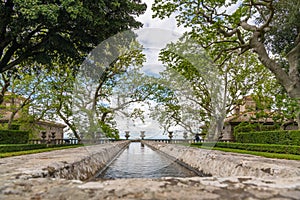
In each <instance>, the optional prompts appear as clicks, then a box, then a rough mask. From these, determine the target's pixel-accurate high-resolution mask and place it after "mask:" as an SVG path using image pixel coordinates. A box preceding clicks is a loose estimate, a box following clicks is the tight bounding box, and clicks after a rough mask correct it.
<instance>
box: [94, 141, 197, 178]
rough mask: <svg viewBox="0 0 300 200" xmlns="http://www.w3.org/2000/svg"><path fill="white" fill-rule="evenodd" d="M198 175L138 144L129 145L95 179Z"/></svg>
mask: <svg viewBox="0 0 300 200" xmlns="http://www.w3.org/2000/svg"><path fill="white" fill-rule="evenodd" d="M192 176H199V174H197V173H195V172H194V171H191V170H189V169H187V168H185V167H183V166H182V165H180V164H178V163H177V162H175V161H174V160H171V159H169V158H167V157H166V156H164V155H162V154H161V153H158V152H156V151H154V150H152V149H151V148H149V147H147V146H146V145H143V144H141V143H139V142H131V143H130V145H129V146H128V147H127V148H126V149H125V150H124V151H123V152H122V153H121V154H120V155H119V156H118V157H117V158H116V159H115V160H114V161H113V162H112V163H111V164H110V165H109V166H108V167H107V168H106V170H104V171H102V172H100V173H99V174H98V175H97V177H96V179H98V178H100V179H116V178H160V177H192Z"/></svg>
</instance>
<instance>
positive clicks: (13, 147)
mask: <svg viewBox="0 0 300 200" xmlns="http://www.w3.org/2000/svg"><path fill="white" fill-rule="evenodd" d="M68 145H69V144H60V145H53V144H4V145H0V153H7V152H18V151H28V150H34V149H46V148H58V147H64V146H68Z"/></svg>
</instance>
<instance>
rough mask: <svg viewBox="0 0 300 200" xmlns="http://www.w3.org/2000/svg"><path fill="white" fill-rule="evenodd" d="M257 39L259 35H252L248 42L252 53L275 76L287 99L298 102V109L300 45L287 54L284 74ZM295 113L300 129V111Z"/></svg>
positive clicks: (299, 101) (299, 98) (299, 99)
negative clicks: (252, 50)
mask: <svg viewBox="0 0 300 200" xmlns="http://www.w3.org/2000/svg"><path fill="white" fill-rule="evenodd" d="M259 37H260V36H259V33H257V34H255V33H254V34H253V37H252V39H251V41H250V45H251V46H252V47H253V49H254V52H255V53H256V54H257V55H258V56H259V60H260V61H261V62H262V64H263V65H264V66H265V67H267V68H268V69H269V70H270V71H271V72H272V73H273V74H274V75H275V77H276V79H277V80H278V82H279V83H280V84H281V85H282V86H283V87H284V89H285V90H286V92H287V94H288V95H289V97H291V98H293V99H295V100H296V101H298V107H299V108H300V76H299V69H300V43H298V45H296V46H295V48H293V49H292V50H291V51H290V52H289V53H288V54H287V59H288V62H289V71H288V72H286V71H285V70H284V69H283V68H282V66H281V65H280V64H278V63H277V62H276V61H275V60H273V59H271V58H270V57H269V55H268V53H267V51H266V48H265V45H264V44H263V43H262V42H261V41H260V40H259ZM295 112H296V116H297V117H296V121H297V123H298V129H300V110H299V109H297V110H296V111H295Z"/></svg>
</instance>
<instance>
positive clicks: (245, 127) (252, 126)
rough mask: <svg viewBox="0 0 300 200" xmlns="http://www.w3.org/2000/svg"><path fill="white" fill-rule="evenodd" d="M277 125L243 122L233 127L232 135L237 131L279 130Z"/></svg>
mask: <svg viewBox="0 0 300 200" xmlns="http://www.w3.org/2000/svg"><path fill="white" fill-rule="evenodd" d="M279 129H280V127H279V126H278V125H263V124H259V123H249V122H243V123H240V124H239V125H237V126H235V127H234V131H233V133H234V136H236V134H238V133H246V132H255V131H275V130H279Z"/></svg>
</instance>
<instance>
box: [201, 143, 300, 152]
mask: <svg viewBox="0 0 300 200" xmlns="http://www.w3.org/2000/svg"><path fill="white" fill-rule="evenodd" d="M196 145H203V146H206V145H207V144H205V143H203V144H201V143H200V144H196ZM207 146H211V145H207ZM214 147H219V148H230V149H241V150H247V151H259V152H269V153H284V154H294V155H300V146H295V145H278V144H245V143H231V142H218V143H216V144H214Z"/></svg>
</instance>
